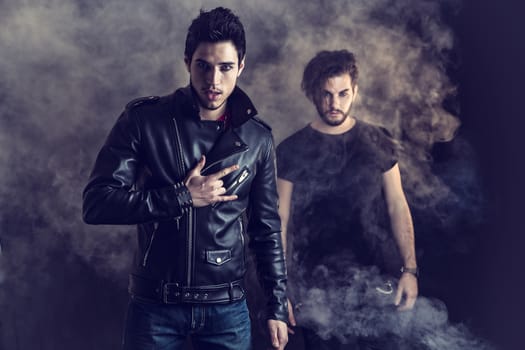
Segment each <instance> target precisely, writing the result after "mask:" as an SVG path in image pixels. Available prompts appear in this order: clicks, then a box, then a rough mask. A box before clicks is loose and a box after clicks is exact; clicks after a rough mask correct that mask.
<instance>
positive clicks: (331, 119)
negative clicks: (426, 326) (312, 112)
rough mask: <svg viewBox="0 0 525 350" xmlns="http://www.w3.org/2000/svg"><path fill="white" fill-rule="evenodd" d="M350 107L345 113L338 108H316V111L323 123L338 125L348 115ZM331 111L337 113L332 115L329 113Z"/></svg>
mask: <svg viewBox="0 0 525 350" xmlns="http://www.w3.org/2000/svg"><path fill="white" fill-rule="evenodd" d="M350 107H351V106H350ZM350 109H351V108H349V109H348V111H346V113H345V112H343V111H342V110H340V109H336V110H328V111H322V110H320V109H319V108H318V109H317V112H318V113H319V116H320V117H321V119H322V120H323V122H324V123H325V124H327V125H329V126H339V125H341V124H343V123H344V122H345V121H346V120H347V119H348V116H349V115H350ZM331 112H337V114H336V115H333V114H331Z"/></svg>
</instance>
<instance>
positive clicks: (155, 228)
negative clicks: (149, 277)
mask: <svg viewBox="0 0 525 350" xmlns="http://www.w3.org/2000/svg"><path fill="white" fill-rule="evenodd" d="M158 228H159V224H158V223H156V222H155V223H153V233H152V234H151V238H150V240H149V244H148V248H147V249H146V253H144V259H142V266H143V267H146V264H147V262H148V256H149V252H150V251H151V247H152V246H153V240H154V239H155V234H156V233H157V229H158Z"/></svg>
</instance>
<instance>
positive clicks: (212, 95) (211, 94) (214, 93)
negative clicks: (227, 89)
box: [203, 90, 222, 101]
mask: <svg viewBox="0 0 525 350" xmlns="http://www.w3.org/2000/svg"><path fill="white" fill-rule="evenodd" d="M203 92H204V94H205V95H206V98H207V99H208V100H210V101H216V100H218V99H219V97H220V96H221V95H222V92H221V91H219V90H204V91H203Z"/></svg>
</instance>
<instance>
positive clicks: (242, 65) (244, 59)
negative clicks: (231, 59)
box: [237, 56, 246, 78]
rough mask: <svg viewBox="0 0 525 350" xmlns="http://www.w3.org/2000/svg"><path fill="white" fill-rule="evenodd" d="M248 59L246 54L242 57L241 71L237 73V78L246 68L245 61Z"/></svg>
mask: <svg viewBox="0 0 525 350" xmlns="http://www.w3.org/2000/svg"><path fill="white" fill-rule="evenodd" d="M245 61H246V56H244V58H243V59H242V61H241V63H240V64H239V72H238V73H237V78H238V77H240V76H241V73H242V71H243V70H244V62H245Z"/></svg>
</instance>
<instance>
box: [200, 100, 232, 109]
mask: <svg viewBox="0 0 525 350" xmlns="http://www.w3.org/2000/svg"><path fill="white" fill-rule="evenodd" d="M225 102H226V100H224V101H220V102H210V101H202V100H201V101H200V105H201V107H202V108H204V109H207V110H209V111H216V110H217V109H219V108H221V107H222V106H223V105H224V103H225Z"/></svg>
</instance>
